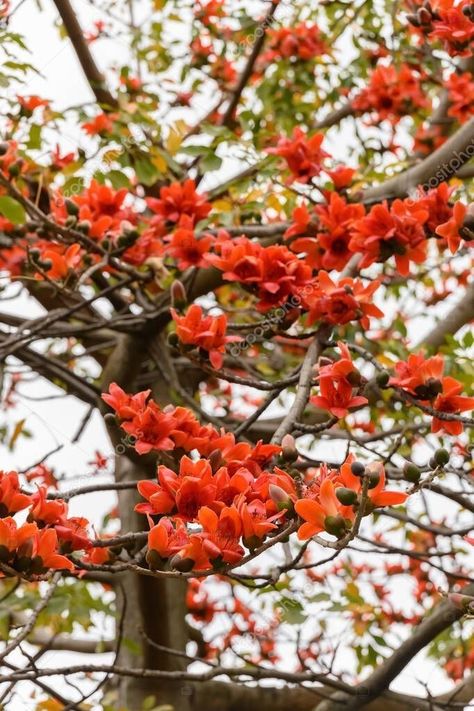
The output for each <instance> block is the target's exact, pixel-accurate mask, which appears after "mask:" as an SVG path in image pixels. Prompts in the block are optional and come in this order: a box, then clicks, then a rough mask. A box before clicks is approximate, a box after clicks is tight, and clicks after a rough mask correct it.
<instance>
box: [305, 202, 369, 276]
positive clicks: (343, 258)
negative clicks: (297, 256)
mask: <svg viewBox="0 0 474 711" xmlns="http://www.w3.org/2000/svg"><path fill="white" fill-rule="evenodd" d="M316 213H317V215H318V217H319V220H320V223H321V225H322V227H323V230H324V231H322V232H318V233H317V235H316V238H315V239H314V240H311V239H307V240H305V239H304V238H303V239H298V240H295V242H293V244H292V245H291V247H292V249H293V251H295V252H301V251H308V258H307V261H308V262H309V264H310V266H312V267H315V268H317V269H321V268H322V269H326V270H330V269H338V270H341V269H344V267H345V266H346V264H347V262H348V261H349V259H350V257H351V256H352V252H351V250H350V249H349V242H350V239H351V231H350V230H351V228H352V225H353V224H354V222H355V221H356V220H358V219H360V218H361V217H362V216H363V215H364V213H365V209H364V206H363V205H358V204H351V203H347V202H346V200H344V198H342V197H340V196H339V195H338V194H337V193H334V192H332V193H331V194H330V198H329V204H328V205H327V207H326V206H324V207H323V206H320V205H318V206H317V207H316ZM311 243H312V244H311Z"/></svg>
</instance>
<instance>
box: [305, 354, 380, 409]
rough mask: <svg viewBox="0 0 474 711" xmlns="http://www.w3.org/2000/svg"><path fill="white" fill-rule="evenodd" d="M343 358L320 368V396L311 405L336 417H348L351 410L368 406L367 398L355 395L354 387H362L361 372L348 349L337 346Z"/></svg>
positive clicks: (314, 398)
mask: <svg viewBox="0 0 474 711" xmlns="http://www.w3.org/2000/svg"><path fill="white" fill-rule="evenodd" d="M337 345H338V348H339V350H340V352H341V358H340V359H339V360H338V361H336V362H334V363H330V364H328V365H323V366H320V367H319V389H320V393H321V394H320V395H317V396H313V397H312V398H311V403H312V404H313V405H314V406H315V407H319V408H321V409H322V410H327V411H328V412H330V413H331V415H334V416H335V417H338V418H339V417H346V415H348V414H349V410H350V408H353V407H361V406H363V405H367V404H368V400H367V398H366V397H363V396H362V395H357V394H354V385H355V384H356V385H360V382H361V379H360V374H359V371H358V370H357V369H356V367H355V366H354V363H353V362H352V358H351V354H350V352H349V349H348V347H347V346H346V345H345V344H344V343H342V342H340V343H338V344H337Z"/></svg>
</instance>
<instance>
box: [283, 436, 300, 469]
mask: <svg viewBox="0 0 474 711" xmlns="http://www.w3.org/2000/svg"><path fill="white" fill-rule="evenodd" d="M281 447H282V449H281V457H282V459H284V460H285V461H287V462H295V461H296V460H297V459H298V452H297V451H296V445H295V438H294V437H293V436H292V435H290V434H286V435H285V436H284V437H283V439H282V441H281Z"/></svg>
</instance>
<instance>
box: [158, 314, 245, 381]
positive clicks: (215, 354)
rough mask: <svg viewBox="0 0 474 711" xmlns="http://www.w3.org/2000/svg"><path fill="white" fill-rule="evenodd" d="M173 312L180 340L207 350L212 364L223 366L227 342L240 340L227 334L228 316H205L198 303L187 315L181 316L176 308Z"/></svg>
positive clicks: (185, 343) (215, 366)
mask: <svg viewBox="0 0 474 711" xmlns="http://www.w3.org/2000/svg"><path fill="white" fill-rule="evenodd" d="M171 314H172V316H173V320H174V322H175V324H176V333H177V336H178V338H179V340H180V342H181V343H183V344H184V345H186V346H196V347H197V348H200V349H202V350H204V351H207V353H208V355H209V360H210V361H211V364H212V366H213V367H214V368H217V369H219V368H222V362H223V354H224V353H225V347H226V345H227V343H231V342H235V341H240V338H239V336H226V331H227V316H226V315H225V314H220V315H219V316H203V313H202V309H201V307H200V306H198V305H197V304H192V306H190V307H189V309H188V311H187V313H186V315H185V316H179V314H178V313H177V312H176V311H175V309H171Z"/></svg>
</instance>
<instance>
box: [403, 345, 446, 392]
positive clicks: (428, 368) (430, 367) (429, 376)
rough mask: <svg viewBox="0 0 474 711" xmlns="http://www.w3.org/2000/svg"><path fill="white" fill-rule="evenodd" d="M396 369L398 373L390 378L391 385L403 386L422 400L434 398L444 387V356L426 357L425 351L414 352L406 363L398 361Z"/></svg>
mask: <svg viewBox="0 0 474 711" xmlns="http://www.w3.org/2000/svg"><path fill="white" fill-rule="evenodd" d="M395 371H396V373H397V375H396V376H394V377H392V378H390V385H394V386H395V387H398V388H403V389H404V390H407V391H408V392H410V393H412V394H413V395H415V396H416V397H418V398H420V400H432V399H433V398H435V397H436V395H438V394H439V392H440V390H441V388H442V385H441V378H442V376H443V371H444V357H443V356H442V355H436V356H433V357H432V358H427V359H425V355H424V353H423V352H421V353H417V354H414V353H413V354H411V355H410V356H408V361H407V362H406V363H405V362H403V361H401V362H399V363H397V364H396V365H395Z"/></svg>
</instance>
